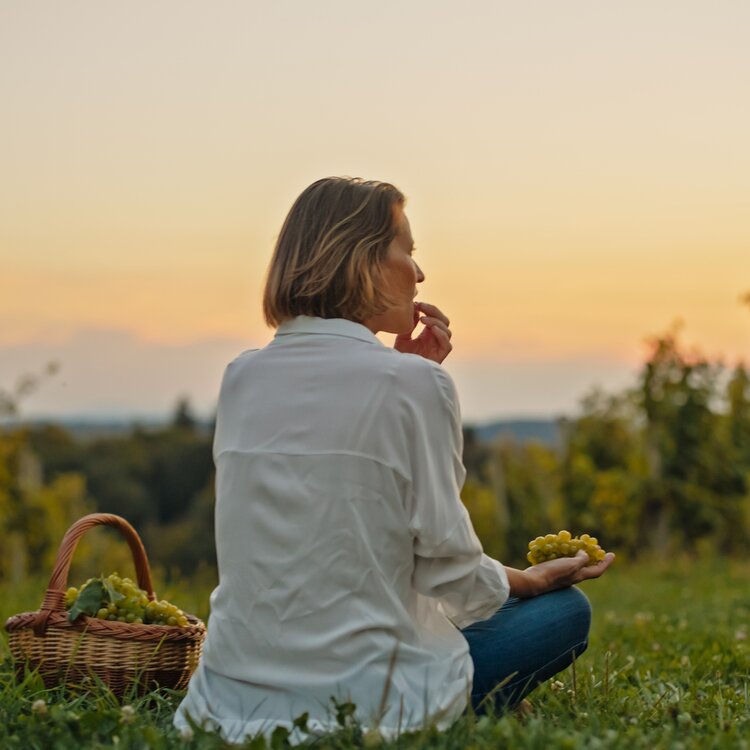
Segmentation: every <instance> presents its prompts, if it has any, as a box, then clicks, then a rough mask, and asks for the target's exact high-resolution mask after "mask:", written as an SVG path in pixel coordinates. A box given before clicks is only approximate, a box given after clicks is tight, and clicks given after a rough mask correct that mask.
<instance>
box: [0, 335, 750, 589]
mask: <svg viewBox="0 0 750 750" xmlns="http://www.w3.org/2000/svg"><path fill="white" fill-rule="evenodd" d="M0 396H2V398H0V412H1V411H2V410H3V408H4V409H5V412H6V414H10V413H12V411H11V410H9V409H8V408H7V404H8V403H13V398H12V396H11V395H9V394H7V393H6V394H0ZM3 399H4V400H3ZM3 404H5V405H6V406H5V407H4V406H3ZM0 416H2V414H1V413H0ZM561 434H562V441H561V445H559V446H551V445H545V444H541V443H535V442H523V443H521V442H514V441H512V440H509V439H500V440H497V441H495V442H492V443H487V442H483V441H480V440H478V439H477V436H476V434H475V433H474V431H473V430H471V429H469V428H467V429H466V430H465V433H464V442H465V450H464V462H465V464H466V467H467V481H466V484H465V486H464V490H463V495H462V497H463V501H464V503H465V504H466V506H467V508H468V509H469V512H470V514H471V516H472V519H473V521H474V525H475V527H476V529H477V533H478V534H479V536H480V538H481V539H482V541H483V543H484V546H485V549H486V550H487V551H488V553H490V554H492V555H494V556H496V557H498V558H500V559H502V560H504V561H507V562H509V563H515V564H523V561H524V559H525V554H526V545H527V542H528V541H529V540H530V539H532V538H534V537H535V536H537V535H538V534H540V533H547V532H550V531H559V530H560V529H562V528H567V529H569V530H570V531H571V532H573V533H581V532H583V531H586V532H589V533H591V534H594V535H596V536H597V537H598V538H599V540H600V542H601V544H602V546H604V547H605V548H607V549H612V550H614V551H617V552H619V553H621V554H624V555H625V556H628V555H631V556H635V555H637V554H642V553H650V554H669V553H671V552H672V551H674V550H677V549H680V550H686V551H687V552H689V553H696V554H698V553H703V552H718V553H722V554H733V555H739V554H747V552H748V549H749V548H750V544H749V543H748V540H749V539H750V377H749V376H748V372H747V370H746V369H745V367H744V366H743V365H739V366H737V367H735V368H734V369H732V370H728V369H727V368H725V367H723V366H722V365H720V364H719V363H716V362H711V361H708V360H706V359H705V358H703V357H702V356H700V355H698V354H691V353H688V352H686V351H684V350H683V348H682V347H681V346H680V345H679V342H678V340H677V336H676V334H674V333H670V334H667V335H665V336H662V337H659V338H656V339H654V341H653V342H652V345H651V349H650V352H649V355H648V357H647V359H646V361H645V362H644V364H643V366H642V368H641V370H640V373H639V375H638V378H637V382H636V383H635V385H634V386H633V387H632V388H631V389H629V390H627V391H625V392H623V393H617V394H607V393H604V392H602V391H595V392H593V393H591V394H589V395H588V396H587V397H586V398H584V399H583V401H582V403H581V409H580V413H579V414H578V415H577V416H576V417H575V418H573V419H569V420H565V421H563V422H562V424H561ZM212 437H213V436H212V431H211V430H205V429H200V428H199V427H198V426H197V424H196V421H195V419H194V418H193V416H192V414H191V411H190V406H189V404H188V403H187V402H186V401H184V400H183V401H180V402H179V403H178V405H177V407H176V409H175V411H174V415H173V418H172V420H171V423H170V424H168V425H166V426H165V427H163V428H160V429H145V428H140V427H138V426H135V427H133V429H132V430H131V431H130V432H129V433H128V434H126V435H122V436H117V437H98V438H92V439H87V440H81V439H77V438H74V437H73V436H72V435H71V434H70V433H69V432H68V431H66V430H65V429H63V428H61V427H60V426H56V425H49V426H45V427H35V428H33V429H31V428H26V429H22V428H14V429H5V430H4V431H0V535H2V538H3V539H4V540H5V543H4V544H3V545H2V546H1V547H0V577H4V578H5V577H19V576H22V575H26V574H29V573H47V572H48V571H49V569H50V567H51V563H52V559H53V558H54V554H55V552H56V549H57V546H58V544H59V541H60V539H61V537H62V534H63V533H64V531H65V529H66V528H67V527H68V525H69V524H70V523H72V521H74V520H75V519H76V518H78V517H79V516H80V515H83V514H84V513H86V512H90V511H92V510H100V511H107V512H112V513H117V514H119V515H122V516H124V517H126V518H127V519H128V520H130V521H131V523H133V524H134V525H135V526H136V528H137V529H138V531H139V533H140V534H141V536H142V537H143V539H144V542H145V544H146V547H147V550H148V552H149V555H150V558H151V560H152V562H153V563H154V564H156V565H161V566H163V568H164V569H165V570H166V571H175V572H176V573H179V574H184V573H190V572H192V571H193V570H195V569H196V568H197V567H200V566H215V550H214V540H213V507H214V468H213V461H212V456H211V446H212ZM98 544H99V546H98V547H96V546H95V547H94V548H91V549H90V550H89V551H88V552H87V553H85V554H88V555H89V556H94V557H96V556H103V557H104V558H105V560H106V559H107V555H108V554H110V551H109V549H108V547H107V545H106V544H105V543H104V542H99V543H98ZM102 564H103V565H105V564H106V565H114V564H115V562H114V561H113V560H109V561H108V562H106V563H102Z"/></svg>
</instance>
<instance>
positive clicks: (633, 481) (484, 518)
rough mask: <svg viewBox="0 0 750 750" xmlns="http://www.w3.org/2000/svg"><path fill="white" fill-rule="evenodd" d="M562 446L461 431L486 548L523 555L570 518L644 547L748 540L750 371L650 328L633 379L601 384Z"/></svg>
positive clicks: (569, 425) (608, 543)
mask: <svg viewBox="0 0 750 750" xmlns="http://www.w3.org/2000/svg"><path fill="white" fill-rule="evenodd" d="M561 428H562V430H561V431H562V438H563V439H562V446H561V447H560V448H559V449H554V448H551V447H548V446H544V445H540V444H535V443H526V444H523V445H520V444H518V443H514V442H512V441H507V440H505V441H499V442H496V443H494V444H492V445H485V444H481V443H478V442H477V441H476V440H474V438H473V436H472V433H471V431H470V430H469V431H467V434H465V453H464V461H465V463H466V466H467V473H468V477H467V482H466V486H465V488H464V502H465V503H466V504H467V506H468V508H469V511H470V513H471V515H472V518H473V519H474V523H475V526H476V528H477V532H478V534H479V536H480V538H482V540H483V542H484V544H485V547H486V548H487V550H488V551H489V552H490V553H492V554H495V555H497V556H498V557H500V558H501V559H504V560H514V561H516V562H519V561H521V560H522V559H523V558H524V556H525V554H526V545H527V543H528V541H529V540H530V539H532V538H533V537H535V536H536V535H537V534H539V533H545V532H547V531H558V530H560V529H561V528H568V529H569V530H570V531H571V532H573V533H581V532H584V531H586V532H589V533H592V534H594V535H596V536H597V537H598V538H599V540H600V542H601V543H602V545H603V546H605V547H606V548H607V549H612V550H615V551H619V552H621V553H624V554H625V555H631V556H634V555H637V554H641V553H644V552H648V553H651V554H658V555H668V554H671V553H672V552H674V551H676V550H685V551H687V552H688V553H701V552H708V551H712V552H718V553H721V554H747V552H748V551H749V550H750V378H749V377H748V372H747V369H746V368H745V366H744V365H742V364H740V365H738V366H736V367H735V368H733V369H731V370H728V369H727V368H725V367H724V366H722V365H721V364H720V363H717V362H711V361H709V360H707V359H705V358H704V357H702V356H701V355H699V354H696V353H688V352H686V351H684V350H683V348H682V347H681V346H680V345H679V342H678V340H677V335H676V333H674V332H672V333H669V334H667V335H665V336H662V337H658V338H655V339H654V340H653V341H652V342H651V345H650V351H649V355H648V357H647V359H646V362H645V363H644V365H643V366H642V368H641V370H640V373H639V375H638V378H637V382H636V384H635V386H634V387H633V388H631V389H628V390H626V391H625V392H623V393H618V394H607V393H604V392H601V391H594V392H593V393H591V394H589V395H588V396H587V397H586V398H584V399H583V401H582V403H581V411H580V413H579V415H578V416H577V417H576V418H575V419H571V420H563V422H562V424H561Z"/></svg>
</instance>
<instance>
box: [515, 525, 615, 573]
mask: <svg viewBox="0 0 750 750" xmlns="http://www.w3.org/2000/svg"><path fill="white" fill-rule="evenodd" d="M579 550H583V551H584V552H585V553H586V554H587V555H588V556H589V561H588V562H587V563H586V565H587V566H588V565H596V564H597V563H598V562H601V561H602V560H603V559H604V556H605V554H606V553H605V552H604V550H603V549H602V548H601V547H600V546H599V540H598V539H597V538H596V537H594V536H589V535H588V534H581V535H580V536H572V535H571V533H570V532H569V531H565V530H563V531H560V532H558V533H557V534H547V536H538V537H537V538H536V539H534V540H533V541H531V542H529V553H528V554H527V555H526V559H527V560H528V561H529V562H530V563H531V564H532V565H538V564H539V563H540V562H544V561H545V560H554V559H555V558H557V557H575V556H576V555H577V554H578V551H579Z"/></svg>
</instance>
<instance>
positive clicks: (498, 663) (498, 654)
mask: <svg viewBox="0 0 750 750" xmlns="http://www.w3.org/2000/svg"><path fill="white" fill-rule="evenodd" d="M590 625H591V605H590V604H589V600H588V599H587V598H586V596H585V594H583V592H581V591H580V590H579V589H577V588H573V587H572V588H567V589H560V590H559V591H552V592H550V593H549V594H543V595H542V596H536V597H533V598H531V599H516V598H514V597H511V598H510V599H508V600H507V601H506V602H505V604H503V606H502V607H500V609H498V610H497V612H495V614H494V615H492V617H490V618H489V619H487V620H482V621H480V622H476V623H474V624H473V625H469V627H467V628H464V629H463V630H462V631H461V632H462V633H463V635H464V637H465V638H466V640H467V641H468V642H469V652H470V653H471V658H472V660H473V661H474V682H473V686H472V692H471V705H472V707H473V708H474V710H475V711H478V712H480V713H481V712H482V711H483V710H484V709H486V708H487V707H488V706H489V704H492V705H494V707H495V710H496V711H498V712H502V711H504V710H506V709H508V708H512V707H513V706H515V705H516V704H518V703H520V702H521V700H523V698H524V697H525V696H526V695H528V693H530V692H531V691H532V690H533V689H534V688H535V687H536V686H537V685H539V684H540V683H542V682H544V681H545V680H548V679H549V678H550V677H552V676H553V675H555V674H557V673H558V672H559V671H560V670H562V669H565V667H567V666H568V665H569V664H570V663H571V662H572V661H573V659H574V658H577V657H578V655H579V654H582V653H583V652H584V651H585V650H586V646H588V637H589V627H590ZM503 682H504V684H503V685H502V686H501V687H499V688H498V689H497V691H496V692H495V693H493V697H492V698H489V699H488V700H487V701H485V703H484V704H483V705H482V707H481V708H480V706H479V704H480V703H481V702H482V700H483V699H484V698H485V697H486V696H487V694H488V693H490V692H491V691H493V689H494V688H495V687H496V686H497V685H499V684H500V683H503Z"/></svg>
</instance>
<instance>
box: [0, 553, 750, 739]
mask: <svg viewBox="0 0 750 750" xmlns="http://www.w3.org/2000/svg"><path fill="white" fill-rule="evenodd" d="M44 583H45V582H43V581H42V582H29V583H28V585H26V586H24V587H20V588H19V587H17V588H16V589H14V590H10V589H7V588H5V589H4V588H3V587H2V586H0V617H2V619H3V621H4V620H5V618H6V617H7V616H8V615H9V614H12V613H14V612H18V611H21V610H24V609H34V608H36V606H37V604H38V601H39V599H40V597H41V592H42V590H43V587H44ZM583 588H584V590H585V591H586V593H587V594H588V596H589V598H590V599H591V601H592V604H593V607H594V623H593V627H592V634H591V645H590V647H589V650H588V651H587V652H586V653H585V654H584V655H583V656H582V657H581V658H580V659H579V661H578V662H577V663H576V665H575V669H568V670H567V671H565V672H563V673H562V674H561V675H558V678H557V680H556V681H555V682H554V683H547V684H546V685H544V686H542V687H540V688H539V689H538V690H536V691H535V692H534V693H532V694H531V696H530V700H531V702H532V704H533V709H532V711H531V713H529V714H527V715H520V714H511V715H508V716H503V717H487V716H485V717H471V716H468V717H464V718H462V719H461V720H459V721H458V722H456V724H454V726H453V727H451V729H450V730H448V731H446V732H442V733H438V732H435V731H431V730H426V731H424V732H421V733H418V734H410V735H403V736H402V737H401V738H399V739H398V740H395V741H393V742H389V743H385V744H384V745H383V747H385V748H404V750H406V748H417V747H419V748H423V747H424V748H427V747H429V748H445V749H446V750H449V749H451V750H453V749H455V750H459V749H461V750H463V749H464V748H470V749H472V750H485V748H486V749H487V750H489V749H490V748H493V749H494V748H499V747H508V748H528V749H529V750H531V749H536V748H538V749H539V750H542V748H544V749H545V750H547V749H548V748H627V749H628V750H630V749H631V748H671V749H673V750H679V749H681V748H685V749H686V750H687V749H688V748H701V749H703V748H733V749H734V748H748V747H750V742H749V741H748V739H746V738H750V564H747V563H740V562H728V561H722V560H710V561H704V562H689V561H687V560H679V561H672V562H670V563H659V564H656V563H653V564H647V563H638V564H637V565H628V564H625V563H624V562H622V561H620V560H618V561H617V563H616V566H615V568H614V569H613V570H612V571H610V572H609V573H608V574H607V576H606V577H605V578H604V579H603V580H601V581H591V582H589V583H587V584H585V585H584V587H583ZM187 591H188V588H187V587H186V588H185V591H184V595H183V592H179V593H178V590H174V593H173V596H174V599H176V600H177V602H178V603H180V604H183V605H184V606H185V608H186V609H188V610H192V611H195V612H196V613H198V614H200V615H205V608H206V607H207V603H208V602H207V600H208V593H209V592H208V590H203V591H198V592H195V591H193V592H191V595H192V596H193V597H194V598H193V602H194V603H191V604H192V606H188V604H189V603H188V602H186V601H185V596H187ZM159 593H160V595H162V590H159ZM163 594H164V595H165V596H167V595H169V594H170V589H169V588H168V587H167V588H165V589H163ZM0 648H2V649H3V654H2V656H3V659H4V662H3V665H2V666H1V667H0V748H3V749H4V748H6V747H7V748H12V747H18V748H24V749H26V748H40V750H41V749H43V750H52V749H53V748H58V747H59V748H105V747H106V748H111V747H112V748H114V747H116V748H178V747H179V748H183V747H184V748H206V749H208V748H220V747H227V745H226V744H225V743H222V742H221V740H220V739H219V738H218V737H217V736H215V735H212V734H209V733H202V732H196V733H195V735H194V737H193V738H192V740H190V741H187V740H185V739H183V738H181V737H180V736H179V735H178V734H177V733H176V732H175V731H174V730H173V729H172V726H171V719H172V713H173V711H174V708H175V706H176V705H177V703H178V702H179V698H180V696H179V695H178V694H170V693H167V692H163V693H155V694H151V695H149V696H146V697H145V698H141V699H138V700H133V701H132V702H131V703H130V704H129V705H132V707H133V709H135V710H134V711H133V712H131V710H130V709H129V708H126V709H123V708H122V706H121V705H120V704H119V703H118V702H117V701H116V700H114V699H113V698H112V697H111V696H110V695H108V694H107V692H106V691H105V690H103V689H100V690H97V691H94V692H93V693H91V694H88V695H83V696H76V695H73V694H71V693H70V692H68V693H61V692H59V691H57V692H56V691H51V692H49V691H45V690H43V689H42V688H41V686H40V685H39V683H38V682H37V681H36V680H35V679H33V678H30V679H28V680H27V681H26V682H25V683H24V684H21V685H17V684H16V683H15V681H14V679H13V678H12V675H11V672H10V665H9V663H8V662H7V659H5V656H6V655H7V648H6V647H5V644H4V643H0ZM41 701H44V703H43V704H42V703H41ZM35 702H36V704H35ZM35 705H36V707H35ZM247 744H248V746H251V747H253V748H258V749H259V748H260V747H261V746H262V745H261V743H260V742H259V741H256V742H255V743H253V742H252V741H250V742H248V743H247ZM272 744H273V745H274V747H275V748H281V747H283V746H284V745H285V741H284V738H283V736H282V735H281V734H279V735H277V736H276V738H275V740H274V742H273V743H272ZM376 744H377V738H376V737H374V736H372V735H367V736H365V737H363V736H362V734H361V732H360V731H359V728H358V727H356V726H347V727H343V728H342V730H341V731H340V732H338V733H336V734H334V735H330V736H329V737H327V738H324V739H318V740H316V741H315V745H316V747H320V748H327V747H330V748H347V747H362V746H367V747H372V746H374V745H376Z"/></svg>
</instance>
